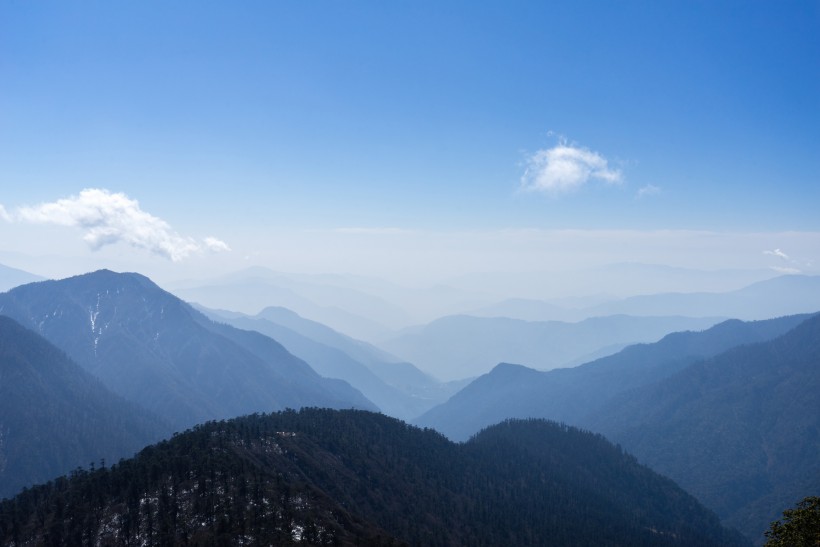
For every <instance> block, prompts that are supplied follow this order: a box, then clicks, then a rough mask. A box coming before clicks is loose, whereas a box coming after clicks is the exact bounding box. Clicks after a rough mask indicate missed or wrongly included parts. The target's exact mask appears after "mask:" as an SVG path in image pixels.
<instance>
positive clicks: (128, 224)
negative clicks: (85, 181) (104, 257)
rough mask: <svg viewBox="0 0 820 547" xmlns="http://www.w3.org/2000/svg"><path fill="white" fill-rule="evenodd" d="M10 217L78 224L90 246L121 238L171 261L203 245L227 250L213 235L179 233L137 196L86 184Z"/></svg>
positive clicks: (26, 220) (112, 242)
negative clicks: (74, 193)
mask: <svg viewBox="0 0 820 547" xmlns="http://www.w3.org/2000/svg"><path fill="white" fill-rule="evenodd" d="M7 216H8V215H7ZM10 219H11V220H12V221H16V222H29V223H34V224H56V225H58V226H70V227H75V228H80V229H81V230H83V231H84V232H85V233H84V234H83V240H84V241H85V242H86V243H88V245H89V246H90V247H91V248H92V249H93V250H98V249H100V248H101V247H104V246H105V245H111V244H114V243H120V242H121V243H126V244H128V245H131V246H132V247H137V248H140V249H146V250H148V251H149V252H152V253H154V254H156V255H159V256H162V257H165V258H168V259H170V260H172V261H174V262H177V261H180V260H182V259H184V258H187V257H188V256H190V255H191V254H192V253H196V252H201V251H203V250H206V249H207V250H210V251H227V250H229V248H228V246H227V244H225V243H224V242H222V241H220V240H218V239H216V238H206V239H205V240H204V242H202V243H200V242H198V241H196V240H194V239H193V238H190V237H183V236H181V235H179V234H178V233H176V232H175V231H173V230H172V229H171V227H170V226H169V225H168V223H167V222H165V221H164V220H162V219H161V218H158V217H155V216H153V215H151V214H149V213H147V212H145V211H143V210H142V209H140V206H139V202H138V201H137V200H135V199H131V198H129V197H128V196H127V195H125V194H123V193H112V192H109V191H108V190H105V189H99V188H86V189H85V190H83V191H81V192H80V194H79V195H78V196H71V197H69V198H65V199H59V200H57V201H54V202H51V203H42V204H40V205H36V206H33V207H20V208H19V209H17V212H16V214H15V215H13V216H11V217H10Z"/></svg>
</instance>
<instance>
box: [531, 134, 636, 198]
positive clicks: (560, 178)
mask: <svg viewBox="0 0 820 547" xmlns="http://www.w3.org/2000/svg"><path fill="white" fill-rule="evenodd" d="M590 179H597V180H602V181H604V182H605V183H607V184H620V183H621V182H622V181H623V176H622V174H621V171H620V170H618V169H611V168H610V167H609V163H608V161H607V159H606V158H604V157H603V156H602V155H600V154H599V153H597V152H593V151H592V150H589V149H588V148H583V147H580V146H577V145H573V144H567V143H566V141H565V140H564V139H561V141H560V142H559V143H558V144H557V145H556V146H554V147H552V148H547V149H544V150H539V151H537V152H536V153H535V154H533V155H532V156H530V157H529V158H527V168H526V170H525V171H524V175H523V176H522V177H521V187H522V188H523V189H524V190H527V191H538V192H546V193H551V194H562V193H567V192H571V191H573V190H576V189H578V188H580V187H581V186H583V185H584V184H586V183H587V182H588V181H589V180H590Z"/></svg>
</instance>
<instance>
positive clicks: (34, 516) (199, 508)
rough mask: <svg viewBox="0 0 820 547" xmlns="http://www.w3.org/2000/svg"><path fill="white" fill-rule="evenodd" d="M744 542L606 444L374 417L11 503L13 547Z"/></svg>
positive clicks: (5, 509) (239, 429) (117, 468)
mask: <svg viewBox="0 0 820 547" xmlns="http://www.w3.org/2000/svg"><path fill="white" fill-rule="evenodd" d="M82 542H88V543H93V544H159V545H165V544H224V545H229V544H232V545H239V544H276V545H282V544H290V543H306V544H310V545H431V546H437V545H477V546H481V545H488V546H489V545H545V544H559V545H582V546H583V545H590V546H592V545H596V546H598V545H635V546H643V545H646V546H650V545H652V546H666V545H670V546H671V545H676V546H678V545H679V546H689V545H701V546H710V545H715V546H717V545H721V546H733V545H746V542H745V541H744V540H743V539H742V538H741V537H740V536H739V535H738V534H737V533H734V532H731V531H729V530H726V529H724V528H722V527H721V525H720V523H719V521H718V519H717V518H716V517H715V516H714V514H712V513H711V512H709V511H707V510H705V509H704V508H703V507H702V506H701V505H699V504H698V502H697V501H696V500H695V499H694V498H692V497H691V496H690V495H688V494H686V493H685V492H684V491H682V490H681V489H680V488H679V487H677V486H676V485H675V484H674V483H673V482H672V481H670V480H668V479H666V478H663V477H660V476H658V475H657V474H655V473H654V472H652V471H650V470H649V469H648V468H646V467H643V466H641V465H639V464H637V462H636V461H635V460H634V458H632V457H631V456H628V455H626V454H624V453H623V452H622V451H621V450H620V449H618V448H616V447H615V446H613V445H611V444H610V443H608V442H607V441H605V440H604V439H603V438H602V437H600V436H596V435H593V434H590V433H586V432H582V431H579V430H576V429H574V428H569V427H565V426H559V425H557V424H554V423H550V422H544V421H527V422H506V423H503V424H500V425H497V426H494V427H492V428H489V429H488V430H486V431H484V432H482V433H481V434H480V435H478V436H477V437H476V438H474V439H473V440H471V441H470V442H469V443H466V444H454V443H452V442H450V441H447V440H446V439H445V438H444V437H442V436H441V435H439V434H437V433H435V432H433V431H430V430H421V429H417V428H414V427H410V426H407V425H406V424H405V423H403V422H400V421H398V420H395V419H391V418H387V417H385V416H383V415H378V414H373V413H369V412H362V411H332V410H322V409H307V410H302V411H300V412H294V411H288V412H284V413H278V414H272V415H252V416H247V417H244V418H239V419H234V420H230V421H219V422H209V423H206V424H204V425H201V426H197V427H196V428H194V429H193V430H191V431H187V432H185V433H183V434H180V435H176V436H174V438H172V439H170V440H168V441H165V442H162V443H160V444H157V445H154V446H151V447H148V448H146V449H144V450H143V451H141V452H140V453H139V454H138V455H137V456H136V457H135V458H133V459H130V460H125V461H122V462H119V463H118V464H116V465H114V466H111V467H108V468H104V469H96V470H93V471H78V472H75V473H74V474H72V476H71V477H63V478H58V479H56V480H54V481H51V482H50V483H48V484H46V485H44V486H40V487H36V488H34V489H31V490H29V491H27V492H24V493H23V494H21V495H19V496H17V497H15V498H14V499H11V500H8V501H5V502H0V545H20V544H28V543H48V544H52V545H76V544H80V543H82Z"/></svg>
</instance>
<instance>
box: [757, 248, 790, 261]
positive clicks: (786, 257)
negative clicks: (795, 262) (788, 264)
mask: <svg viewBox="0 0 820 547" xmlns="http://www.w3.org/2000/svg"><path fill="white" fill-rule="evenodd" d="M763 254H764V255H770V256H776V257H778V258H782V259H783V260H789V255H787V254H786V253H784V252H783V251H781V250H780V249H775V250H774V251H763Z"/></svg>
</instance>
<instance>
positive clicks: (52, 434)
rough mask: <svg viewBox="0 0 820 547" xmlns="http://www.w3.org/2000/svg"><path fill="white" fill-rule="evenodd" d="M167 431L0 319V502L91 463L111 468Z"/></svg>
mask: <svg viewBox="0 0 820 547" xmlns="http://www.w3.org/2000/svg"><path fill="white" fill-rule="evenodd" d="M170 432H171V430H170V426H168V425H167V424H165V423H163V422H162V420H160V419H159V417H157V416H154V415H151V414H149V413H148V412H146V411H145V410H142V409H141V408H139V407H137V406H136V405H134V404H132V403H129V402H127V401H126V400H125V399H123V398H121V397H119V396H117V395H114V394H113V393H112V392H110V391H109V390H108V389H106V388H105V387H104V386H103V385H102V383H100V382H99V380H97V379H96V378H94V377H92V376H91V375H90V374H88V373H87V372H86V371H84V370H83V369H82V368H81V367H80V366H79V365H77V364H76V363H74V362H73V361H71V360H70V359H69V358H68V356H66V354H65V353H64V352H63V351H61V350H59V349H57V348H56V347H54V346H53V345H52V344H50V343H49V342H48V341H46V340H45V339H44V338H42V337H41V336H39V335H37V334H36V333H34V332H32V331H30V330H28V329H25V328H23V327H22V326H20V325H19V324H18V323H17V322H16V321H14V320H12V319H10V318H8V317H4V316H0V498H4V497H10V496H12V495H13V494H16V493H17V492H18V491H19V490H20V489H22V488H23V487H25V486H32V485H33V484H36V483H41V482H45V481H46V480H49V479H52V478H54V477H56V476H58V475H63V474H65V473H68V472H69V471H71V470H72V469H75V468H77V467H81V466H87V465H88V464H89V462H91V463H94V464H96V463H98V462H99V461H100V460H105V461H108V462H109V463H113V462H116V461H117V460H119V459H120V458H122V457H126V456H131V455H133V454H134V453H136V452H137V450H139V449H141V448H142V447H144V446H145V445H147V444H149V443H152V442H156V441H158V440H159V439H161V438H162V437H164V436H166V435H168V434H170Z"/></svg>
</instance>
